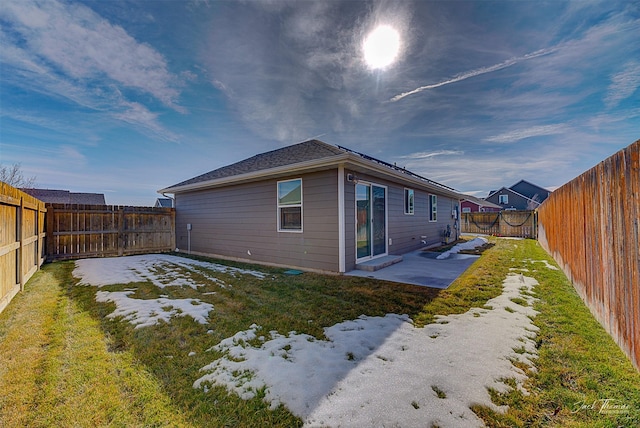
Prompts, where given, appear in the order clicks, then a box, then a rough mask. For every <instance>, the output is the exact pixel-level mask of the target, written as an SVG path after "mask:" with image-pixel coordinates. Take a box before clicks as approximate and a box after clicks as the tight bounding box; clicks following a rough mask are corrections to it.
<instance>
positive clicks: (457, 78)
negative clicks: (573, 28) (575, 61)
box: [389, 47, 559, 103]
mask: <svg viewBox="0 0 640 428" xmlns="http://www.w3.org/2000/svg"><path fill="white" fill-rule="evenodd" d="M558 49H559V48H558V47H553V48H547V49H540V50H538V51H535V52H531V53H529V54H526V55H523V56H519V57H515V58H510V59H508V60H506V61H504V62H501V63H499V64H496V65H492V66H489V67H482V68H477V69H475V70H471V71H467V72H466V73H462V74H458V75H457V76H455V77H453V78H451V79H449V80H445V81H444V82H439V83H434V84H432V85H426V86H420V87H419V88H416V89H414V90H412V91H409V92H403V93H402V94H399V95H396V96H395V97H393V98H391V99H390V100H389V101H390V102H392V103H394V102H396V101H400V100H401V99H403V98H404V97H408V96H409V95H413V94H417V93H418V92H422V91H425V90H427V89H435V88H439V87H440V86H444V85H448V84H450V83H456V82H460V81H461V80H465V79H468V78H470V77H475V76H479V75H481V74H487V73H491V72H493V71H497V70H502V69H503V68H507V67H511V66H512V65H514V64H517V63H519V62H522V61H526V60H529V59H533V58H537V57H539V56H544V55H548V54H550V53H553V52H555V51H557V50H558Z"/></svg>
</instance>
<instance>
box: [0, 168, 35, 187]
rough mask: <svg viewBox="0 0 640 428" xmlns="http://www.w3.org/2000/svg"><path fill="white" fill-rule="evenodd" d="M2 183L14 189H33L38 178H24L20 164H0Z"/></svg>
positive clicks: (0, 179)
mask: <svg viewBox="0 0 640 428" xmlns="http://www.w3.org/2000/svg"><path fill="white" fill-rule="evenodd" d="M0 181H3V182H5V183H7V184H8V185H10V186H13V187H22V188H33V186H34V185H35V183H36V177H35V176H33V177H28V178H24V175H23V174H22V166H21V165H20V164H19V163H14V164H13V165H11V166H5V165H2V164H0Z"/></svg>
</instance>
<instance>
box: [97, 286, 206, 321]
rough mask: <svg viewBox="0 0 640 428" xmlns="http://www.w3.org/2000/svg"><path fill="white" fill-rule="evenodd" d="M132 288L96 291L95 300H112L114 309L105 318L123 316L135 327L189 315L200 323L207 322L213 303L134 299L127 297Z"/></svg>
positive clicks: (166, 299)
mask: <svg viewBox="0 0 640 428" xmlns="http://www.w3.org/2000/svg"><path fill="white" fill-rule="evenodd" d="M134 293H135V289H134V290H126V291H113V292H110V291H98V292H97V293H96V302H113V303H115V304H116V310H115V311H113V312H112V313H110V314H109V315H107V318H116V317H120V316H121V317H123V318H124V319H125V320H126V321H129V322H130V323H131V324H133V325H135V326H136V328H140V327H147V326H150V325H154V324H158V323H159V322H160V321H164V322H170V321H171V318H172V317H175V316H181V317H186V316H189V317H191V318H193V319H194V321H197V322H199V323H200V324H207V316H209V311H212V310H213V305H212V304H210V303H205V302H202V301H200V300H199V299H169V298H167V297H160V298H158V299H134V298H132V297H129V295H130V294H134Z"/></svg>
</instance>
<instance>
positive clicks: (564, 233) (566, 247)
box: [538, 140, 640, 370]
mask: <svg viewBox="0 0 640 428" xmlns="http://www.w3.org/2000/svg"><path fill="white" fill-rule="evenodd" d="M538 211H539V223H540V232H539V242H540V244H541V245H542V246H543V247H544V248H545V249H546V250H547V252H548V253H549V254H551V255H552V256H553V258H554V259H555V260H556V261H557V262H558V264H559V265H560V266H561V267H562V269H563V270H564V272H565V274H566V275H567V277H569V279H570V280H571V282H572V283H573V284H574V287H575V288H576V290H577V292H578V294H579V295H580V297H581V298H582V300H583V301H584V302H585V304H586V305H587V306H588V307H589V309H590V310H591V312H592V313H593V314H594V316H595V317H596V319H597V320H598V321H599V322H600V324H602V326H603V327H604V328H605V330H607V332H608V333H609V334H610V335H611V336H612V337H613V338H614V339H615V341H616V342H617V343H618V345H619V346H620V348H622V350H623V351H624V352H625V353H626V354H627V355H628V356H629V358H630V359H631V361H632V362H633V364H634V365H635V366H636V368H638V369H639V370H640V278H639V276H640V240H639V234H640V233H639V228H640V140H638V141H636V142H635V143H633V144H631V145H630V146H629V147H627V148H626V149H624V150H621V151H620V152H618V153H616V154H615V155H613V156H611V157H610V158H608V159H606V160H605V161H603V162H601V163H600V164H599V165H597V166H595V167H594V168H592V169H590V170H589V171H587V172H585V173H584V174H582V175H581V176H579V177H577V178H575V179H574V180H572V181H570V182H569V183H567V184H565V185H564V186H562V187H560V188H559V189H557V190H556V191H554V192H553V193H552V194H551V196H550V197H549V198H548V199H547V200H546V201H545V202H544V203H543V204H542V206H541V207H540V208H539V210H538Z"/></svg>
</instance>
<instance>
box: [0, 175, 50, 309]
mask: <svg viewBox="0 0 640 428" xmlns="http://www.w3.org/2000/svg"><path fill="white" fill-rule="evenodd" d="M45 212H46V208H45V204H44V202H42V201H39V200H38V199H36V198H34V197H33V196H31V195H27V194H26V193H24V192H22V191H20V190H18V189H16V188H15V187H12V186H9V185H8V184H6V183H3V182H0V227H1V228H0V312H2V311H3V310H4V308H5V307H6V306H7V305H8V304H9V302H10V301H11V299H13V297H14V296H15V295H16V294H17V293H18V291H21V290H24V284H25V283H26V282H27V281H28V280H29V278H31V276H32V275H33V274H34V273H35V272H36V271H37V270H38V268H39V267H40V266H41V265H42V263H43V261H44V256H45V253H44V251H45V246H44V239H45V230H44V226H45Z"/></svg>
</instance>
